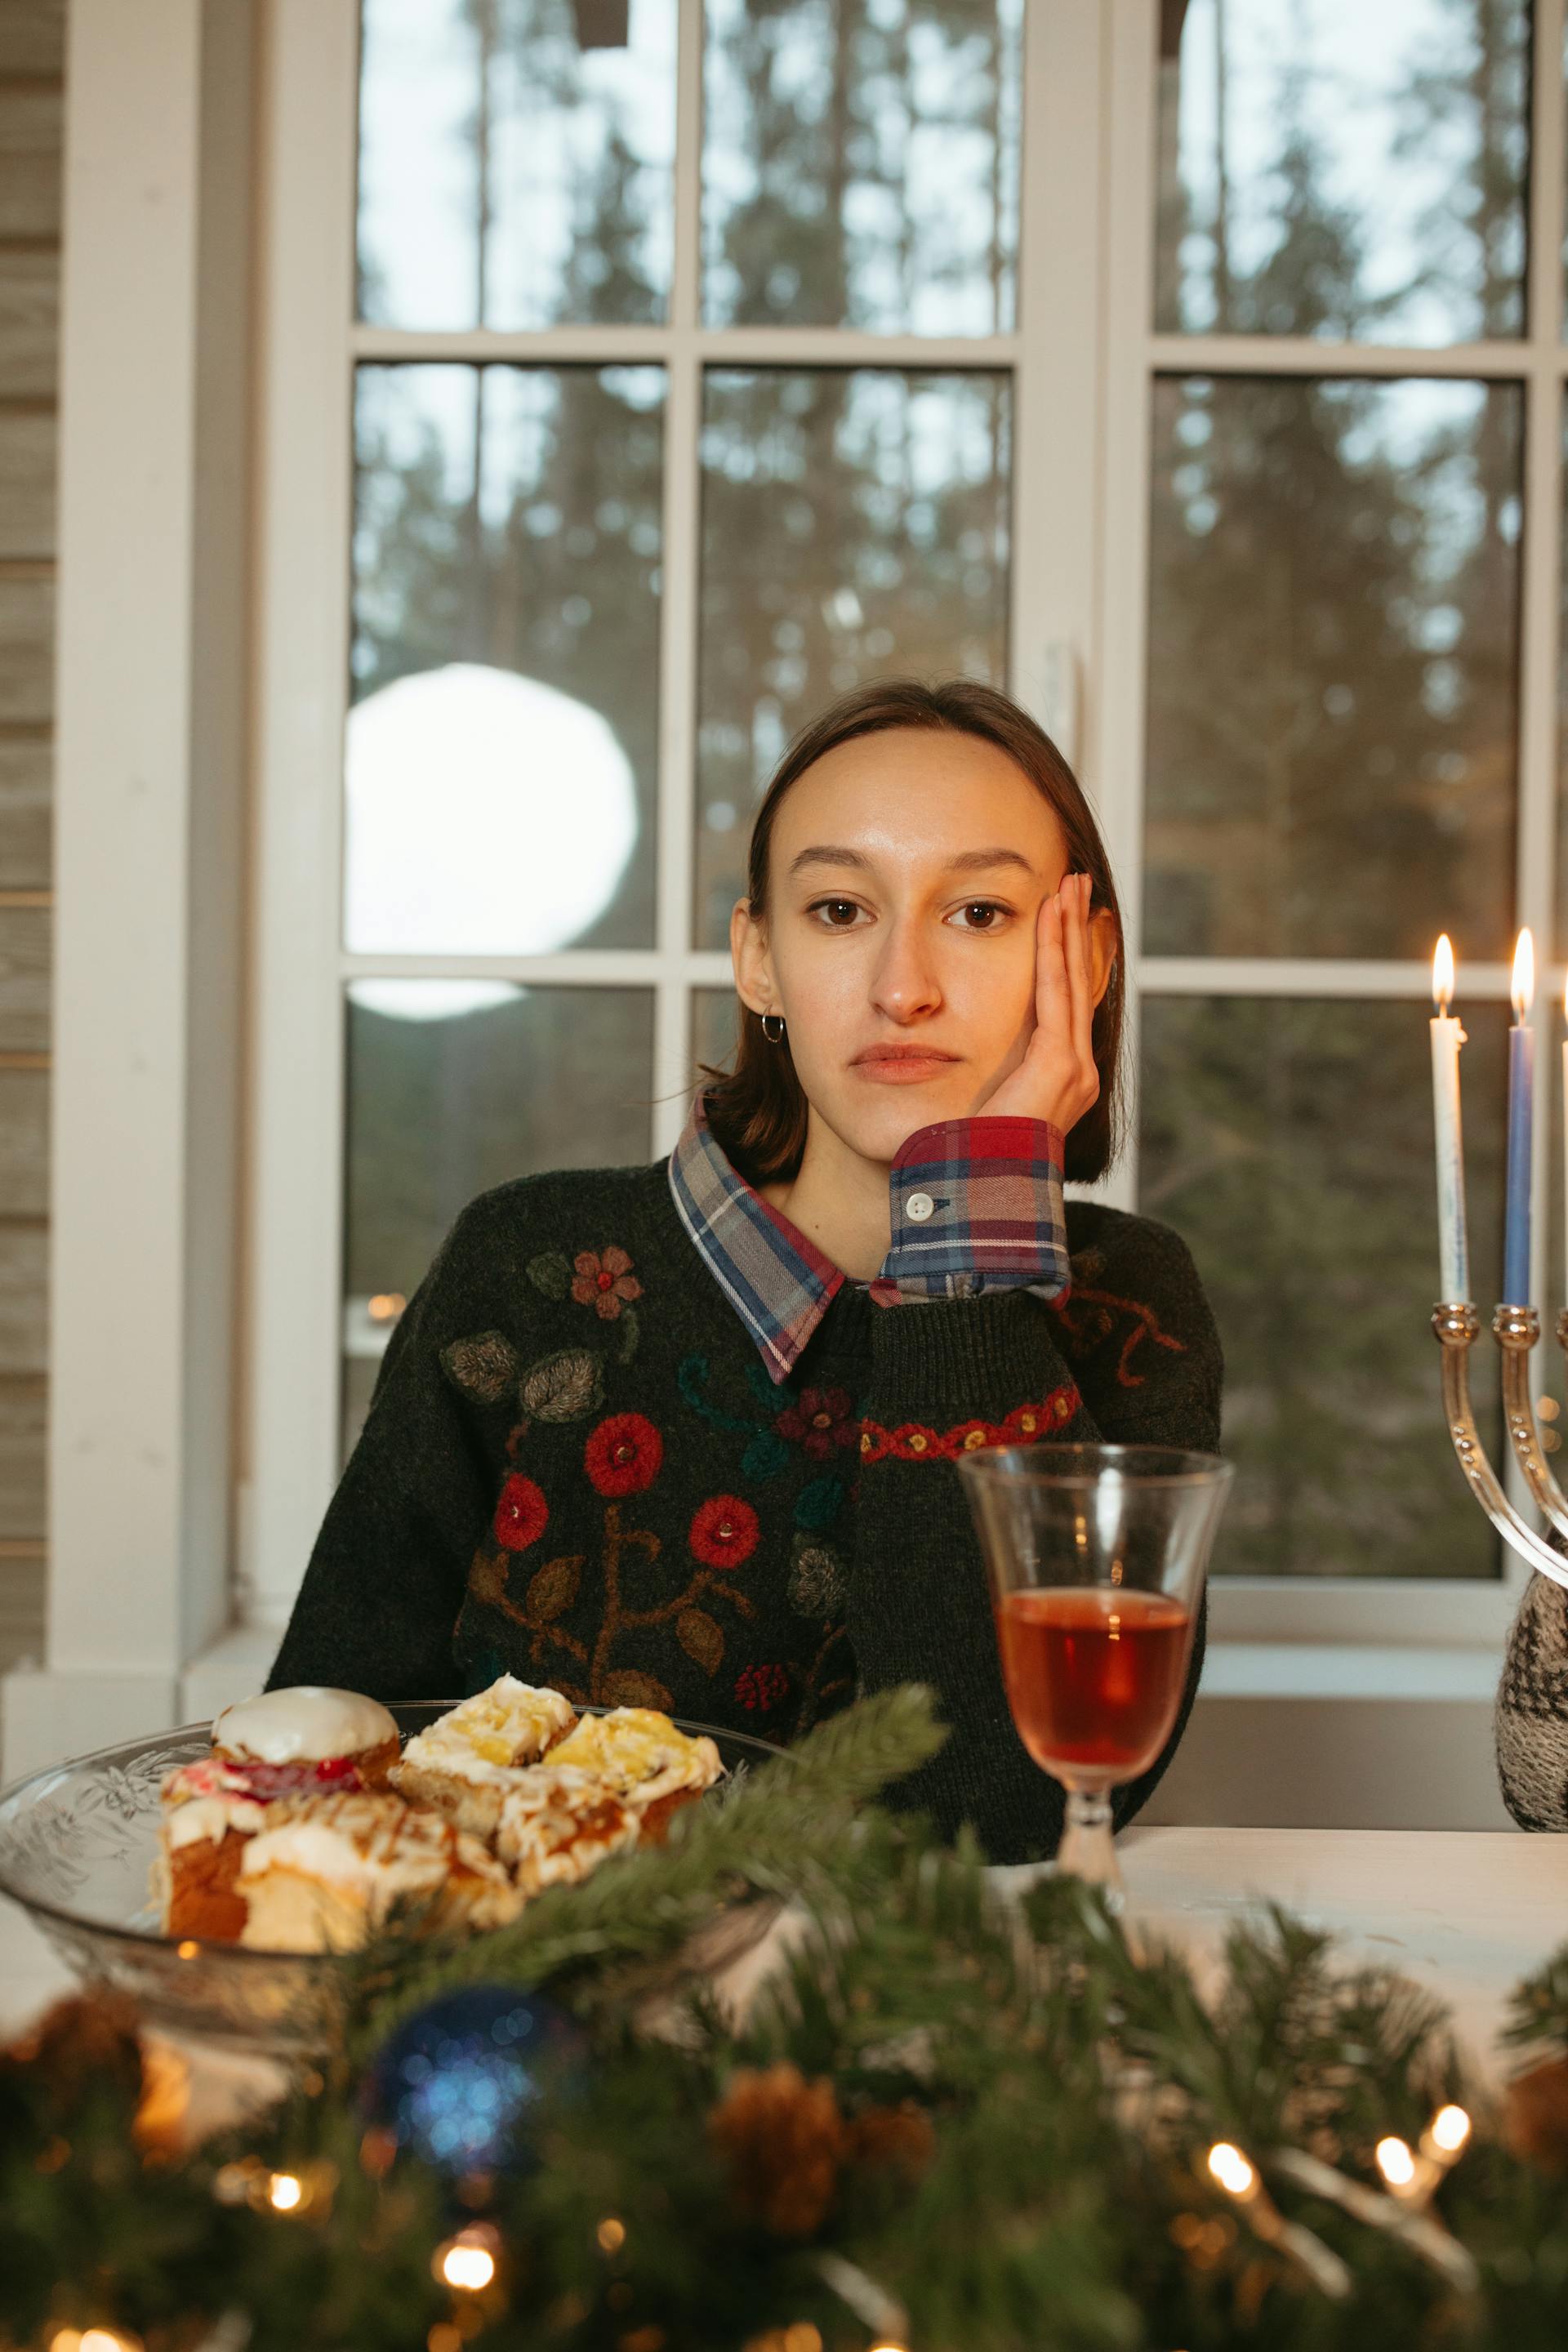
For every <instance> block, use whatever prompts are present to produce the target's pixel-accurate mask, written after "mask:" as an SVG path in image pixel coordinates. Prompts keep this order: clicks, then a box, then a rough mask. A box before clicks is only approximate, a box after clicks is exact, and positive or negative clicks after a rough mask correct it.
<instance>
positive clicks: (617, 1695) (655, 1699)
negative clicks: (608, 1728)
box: [600, 1667, 675, 1715]
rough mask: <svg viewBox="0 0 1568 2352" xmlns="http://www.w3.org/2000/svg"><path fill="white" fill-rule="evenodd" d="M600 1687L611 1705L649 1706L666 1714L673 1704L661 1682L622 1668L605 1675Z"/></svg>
mask: <svg viewBox="0 0 1568 2352" xmlns="http://www.w3.org/2000/svg"><path fill="white" fill-rule="evenodd" d="M600 1689H601V1691H602V1693H603V1695H604V1697H605V1700H606V1701H607V1702H608V1704H609V1705H610V1706H651V1707H652V1708H654V1709H655V1711H656V1712H657V1713H658V1714H659V1715H668V1713H669V1710H670V1708H671V1707H672V1706H673V1705H674V1704H675V1702H674V1700H673V1699H672V1698H671V1697H670V1696H669V1693H668V1691H667V1690H666V1689H665V1686H664V1685H663V1684H662V1683H659V1682H655V1680H654V1678H653V1676H652V1675H637V1674H633V1673H632V1672H631V1670H630V1668H629V1667H628V1668H623V1669H622V1671H621V1672H620V1673H619V1674H614V1675H605V1679H604V1681H603V1683H602V1684H601V1685H600Z"/></svg>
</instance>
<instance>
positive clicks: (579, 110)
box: [359, 0, 676, 329]
mask: <svg viewBox="0 0 1568 2352" xmlns="http://www.w3.org/2000/svg"><path fill="white" fill-rule="evenodd" d="M675 20H676V0H631V5H630V7H629V8H628V7H627V5H626V0H363V37H362V47H361V61H360V153H359V315H360V317H361V318H362V319H365V320H370V321H371V322H373V323H374V325H377V326H384V327H416V328H427V329H428V328H467V327H500V328H511V329H522V328H530V327H552V326H557V325H567V326H581V325H584V324H592V323H595V322H602V323H604V324H606V325H625V324H626V322H627V321H628V320H637V321H646V320H662V319H663V318H664V316H665V313H666V308H667V300H668V291H669V268H670V250H671V218H672V190H673V169H672V164H673V157H674V153H675Z"/></svg>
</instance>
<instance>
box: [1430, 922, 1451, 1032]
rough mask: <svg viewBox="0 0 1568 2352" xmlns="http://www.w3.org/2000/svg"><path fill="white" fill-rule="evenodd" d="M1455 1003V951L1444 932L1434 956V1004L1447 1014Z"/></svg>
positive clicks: (1440, 1011) (1439, 1010)
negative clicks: (1450, 1006)
mask: <svg viewBox="0 0 1568 2352" xmlns="http://www.w3.org/2000/svg"><path fill="white" fill-rule="evenodd" d="M1453 1001H1454V950H1453V949H1452V948H1451V947H1450V946H1449V944H1448V934H1447V931H1445V932H1444V934H1443V936H1442V938H1441V939H1440V940H1438V942H1437V945H1436V949H1435V950H1434V951H1433V956H1432V1002H1433V1003H1434V1004H1435V1005H1436V1008H1437V1010H1438V1012H1439V1013H1447V1010H1448V1007H1449V1005H1450V1004H1451V1003H1453Z"/></svg>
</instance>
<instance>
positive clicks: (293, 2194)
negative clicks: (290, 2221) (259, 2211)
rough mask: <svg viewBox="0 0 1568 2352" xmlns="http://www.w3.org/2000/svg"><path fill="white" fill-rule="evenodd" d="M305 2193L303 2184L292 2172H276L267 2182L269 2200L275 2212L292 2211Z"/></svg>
mask: <svg viewBox="0 0 1568 2352" xmlns="http://www.w3.org/2000/svg"><path fill="white" fill-rule="evenodd" d="M304 2194H305V2190H304V2186H303V2184H302V2183H301V2182H300V2180H298V2179H296V2178H295V2176H294V2174H293V2173H291V2172H275V2173H274V2174H273V2176H272V2178H271V2179H270V2180H269V2181H268V2184H267V2202H268V2204H269V2205H270V2206H271V2208H272V2210H273V2211H274V2212H275V2213H292V2212H293V2210H294V2209H295V2207H296V2206H297V2205H298V2204H299V2202H300V2199H301V2198H302V2197H303V2196H304Z"/></svg>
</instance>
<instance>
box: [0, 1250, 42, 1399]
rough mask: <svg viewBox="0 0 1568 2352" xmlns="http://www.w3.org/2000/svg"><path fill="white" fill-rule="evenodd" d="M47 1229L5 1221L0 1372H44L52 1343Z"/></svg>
mask: <svg viewBox="0 0 1568 2352" xmlns="http://www.w3.org/2000/svg"><path fill="white" fill-rule="evenodd" d="M47 1263H48V1259H47V1229H46V1227H45V1226H44V1225H43V1223H41V1222H40V1223H37V1224H15V1225H12V1224H3V1223H0V1374H5V1373H16V1372H26V1373H29V1374H31V1375H32V1376H33V1377H34V1378H35V1379H41V1378H42V1377H43V1374H44V1371H45V1369H46V1365H45V1356H46V1349H47V1313H46V1309H45V1282H46V1277H47Z"/></svg>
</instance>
